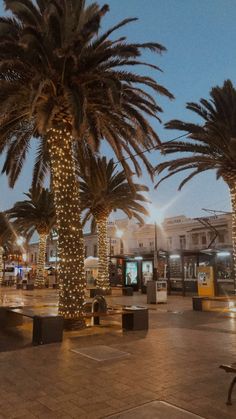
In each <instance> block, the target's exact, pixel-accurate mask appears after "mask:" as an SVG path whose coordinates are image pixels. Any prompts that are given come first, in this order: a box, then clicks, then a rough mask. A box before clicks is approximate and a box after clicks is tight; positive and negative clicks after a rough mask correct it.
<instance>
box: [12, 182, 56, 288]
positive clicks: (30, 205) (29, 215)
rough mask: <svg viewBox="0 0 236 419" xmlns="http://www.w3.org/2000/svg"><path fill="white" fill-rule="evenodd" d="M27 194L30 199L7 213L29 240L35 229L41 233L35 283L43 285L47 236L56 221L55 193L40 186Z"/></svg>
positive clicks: (39, 285) (16, 204)
mask: <svg viewBox="0 0 236 419" xmlns="http://www.w3.org/2000/svg"><path fill="white" fill-rule="evenodd" d="M25 196H26V197H27V198H28V199H26V200H24V201H19V202H16V203H15V205H14V206H13V207H12V208H11V209H9V210H8V211H7V213H8V216H9V218H10V219H14V225H15V226H16V228H17V230H18V231H19V232H20V233H21V234H23V235H24V236H25V237H26V238H27V240H29V239H30V238H31V237H32V235H33V234H34V232H35V231H36V232H37V233H38V235H39V251H38V259H37V267H36V280H35V285H36V286H37V287H43V286H44V268H45V253H46V245H47V238H48V235H49V233H50V231H51V230H52V228H53V227H54V226H55V223H56V214H55V208H54V203H53V194H52V192H50V191H49V190H48V189H44V188H42V189H40V188H38V189H36V190H30V191H29V192H28V193H25Z"/></svg>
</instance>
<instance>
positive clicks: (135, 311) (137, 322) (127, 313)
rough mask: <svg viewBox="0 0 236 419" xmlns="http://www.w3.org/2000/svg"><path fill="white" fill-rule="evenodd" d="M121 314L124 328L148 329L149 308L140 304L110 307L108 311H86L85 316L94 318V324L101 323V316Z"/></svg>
mask: <svg viewBox="0 0 236 419" xmlns="http://www.w3.org/2000/svg"><path fill="white" fill-rule="evenodd" d="M117 315H121V318H122V329H123V330H148V326H149V321H148V320H149V319H148V308H146V307H139V306H118V307H117V308H115V307H109V308H108V310H107V311H104V312H102V311H100V312H99V311H98V312H86V313H84V317H85V318H91V319H94V325H99V324H100V318H102V317H109V316H117Z"/></svg>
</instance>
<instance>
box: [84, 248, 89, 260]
mask: <svg viewBox="0 0 236 419" xmlns="http://www.w3.org/2000/svg"><path fill="white" fill-rule="evenodd" d="M87 256H88V246H84V257H85V258H86V257H87Z"/></svg>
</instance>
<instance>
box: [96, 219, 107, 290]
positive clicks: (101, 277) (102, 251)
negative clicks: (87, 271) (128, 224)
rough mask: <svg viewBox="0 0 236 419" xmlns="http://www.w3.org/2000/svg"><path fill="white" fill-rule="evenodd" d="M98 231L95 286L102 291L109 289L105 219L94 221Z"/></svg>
mask: <svg viewBox="0 0 236 419" xmlns="http://www.w3.org/2000/svg"><path fill="white" fill-rule="evenodd" d="M96 221H97V230H98V257H99V261H98V278H97V286H98V288H100V289H103V290H104V291H107V290H109V289H110V281H109V267H108V246H107V218H106V217H102V218H99V219H97V220H96Z"/></svg>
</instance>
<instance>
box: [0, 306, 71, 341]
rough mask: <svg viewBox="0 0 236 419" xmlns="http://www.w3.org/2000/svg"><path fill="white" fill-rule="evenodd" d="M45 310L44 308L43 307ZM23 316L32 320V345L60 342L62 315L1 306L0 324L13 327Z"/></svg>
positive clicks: (20, 321)
mask: <svg viewBox="0 0 236 419" xmlns="http://www.w3.org/2000/svg"><path fill="white" fill-rule="evenodd" d="M44 310H45V309H44ZM23 317H27V318H30V319H32V320H33V335H32V343H33V345H44V344H47V343H54V342H61V341H62V339H63V317H62V316H59V315H57V314H52V313H50V312H49V311H48V309H47V311H43V310H41V309H39V308H38V309H37V307H35V308H30V307H27V308H25V307H24V308H22V307H1V311H0V324H1V325H2V326H3V327H13V326H14V327H15V326H19V325H21V324H22V323H23Z"/></svg>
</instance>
